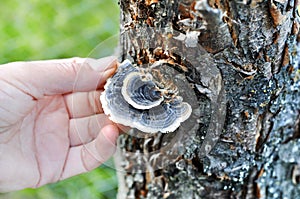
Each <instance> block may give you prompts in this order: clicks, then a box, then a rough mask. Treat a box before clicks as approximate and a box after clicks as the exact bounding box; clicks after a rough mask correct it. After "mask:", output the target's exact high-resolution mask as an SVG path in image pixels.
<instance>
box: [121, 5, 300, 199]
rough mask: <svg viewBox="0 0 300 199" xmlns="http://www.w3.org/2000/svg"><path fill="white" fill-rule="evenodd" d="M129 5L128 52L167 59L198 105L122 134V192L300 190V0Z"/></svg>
mask: <svg viewBox="0 0 300 199" xmlns="http://www.w3.org/2000/svg"><path fill="white" fill-rule="evenodd" d="M120 5H121V38H120V41H121V42H120V43H121V52H122V55H121V59H122V60H125V59H129V60H130V61H131V62H132V63H134V64H136V65H137V66H138V67H145V66H149V67H150V66H151V65H152V64H155V63H156V62H158V61H159V60H164V61H165V62H167V63H168V64H169V67H170V68H173V69H174V70H171V72H170V73H171V75H172V76H173V77H174V81H175V80H176V82H177V83H178V82H180V80H179V79H182V81H187V82H188V85H189V88H187V87H184V86H183V87H180V86H179V87H180V89H181V90H182V97H183V100H184V101H187V102H188V103H190V104H191V106H192V108H193V113H192V115H191V116H190V118H189V119H188V120H187V121H186V122H184V123H182V125H181V126H180V128H179V129H177V130H176V131H175V132H170V133H166V134H162V133H155V134H145V133H141V132H138V131H137V130H131V131H130V132H129V133H128V134H124V135H122V136H121V137H120V139H119V143H118V146H119V149H118V155H117V157H116V160H117V161H116V165H117V168H118V176H119V193H118V197H119V198H151V199H153V198H186V199H188V198H270V199H271V198H272V199H274V198H300V185H299V183H300V158H299V157H300V139H299V137H300V131H299V129H300V116H299V115H300V114H299V113H300V92H299V91H300V81H299V79H300V69H299V66H298V57H299V55H300V54H299V50H298V49H300V48H298V39H299V38H298V31H299V16H298V12H297V6H298V1H297V0H294V1H293V0H291V1H285V0H269V1H266V0H260V1H254V0H252V1H251V0H244V1H242V0H240V1H236V0H235V1H228V0H215V1H214V0H209V1H208V2H206V1H201V0H199V1H194V0H193V1H192V0H121V1H120ZM177 74H184V76H182V75H181V76H180V75H179V76H178V75H177ZM184 77H185V78H184ZM184 79H186V80H184ZM178 84H180V83H178Z"/></svg>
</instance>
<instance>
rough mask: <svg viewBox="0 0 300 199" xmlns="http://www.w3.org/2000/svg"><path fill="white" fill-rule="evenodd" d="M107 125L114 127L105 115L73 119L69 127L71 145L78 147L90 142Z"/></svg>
mask: <svg viewBox="0 0 300 199" xmlns="http://www.w3.org/2000/svg"><path fill="white" fill-rule="evenodd" d="M107 125H113V123H112V122H111V121H110V120H109V119H108V118H107V116H106V115H104V114H97V115H93V116H90V117H83V118H77V119H71V120H70V125H69V138H70V145H71V146H78V145H82V144H85V143H88V142H90V141H91V140H93V139H95V138H96V137H97V135H98V134H99V132H100V131H101V129H103V128H105V127H106V126H107Z"/></svg>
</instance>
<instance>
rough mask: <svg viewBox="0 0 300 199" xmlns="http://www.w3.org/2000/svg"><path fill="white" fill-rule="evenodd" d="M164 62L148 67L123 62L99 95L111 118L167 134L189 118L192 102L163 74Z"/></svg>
mask: <svg viewBox="0 0 300 199" xmlns="http://www.w3.org/2000/svg"><path fill="white" fill-rule="evenodd" d="M162 65H167V63H164V62H163V61H158V62H157V63H154V64H153V65H152V66H150V67H147V68H137V67H134V66H133V65H132V64H131V62H130V61H128V60H125V61H124V62H122V63H121V64H120V66H119V67H118V70H117V72H116V73H115V74H114V75H113V76H112V77H111V78H110V79H108V80H107V83H106V85H105V87H104V89H105V90H104V92H102V94H101V96H100V100H101V103H102V107H103V110H104V113H105V114H106V115H109V117H110V120H112V121H113V122H115V123H119V124H123V125H125V126H130V127H132V128H136V129H138V130H140V131H142V132H145V133H156V132H162V133H166V132H173V131H175V130H176V129H177V128H178V127H179V126H180V124H181V123H182V122H184V121H185V120H187V119H188V118H189V117H190V115H191V113H192V108H191V106H190V104H188V103H187V102H184V99H183V98H182V97H181V96H180V93H179V91H178V89H177V87H176V85H175V84H174V83H173V82H172V79H171V78H166V76H165V74H162V72H161V70H160V67H162ZM158 66H159V67H158Z"/></svg>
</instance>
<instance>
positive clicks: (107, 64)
mask: <svg viewBox="0 0 300 199" xmlns="http://www.w3.org/2000/svg"><path fill="white" fill-rule="evenodd" d="M88 64H89V65H90V66H91V68H92V69H93V70H95V71H99V72H102V71H106V70H109V69H110V68H115V67H116V66H117V58H116V57H113V56H110V57H104V58H101V59H90V60H88Z"/></svg>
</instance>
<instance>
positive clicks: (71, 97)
mask: <svg viewBox="0 0 300 199" xmlns="http://www.w3.org/2000/svg"><path fill="white" fill-rule="evenodd" d="M100 94H101V91H91V92H77V93H71V94H67V95H65V96H64V99H65V104H66V107H67V109H68V112H69V115H70V118H81V117H87V116H90V115H94V114H99V113H103V109H102V105H101V103H100Z"/></svg>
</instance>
